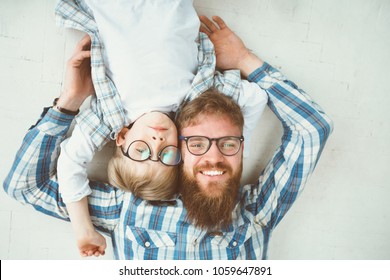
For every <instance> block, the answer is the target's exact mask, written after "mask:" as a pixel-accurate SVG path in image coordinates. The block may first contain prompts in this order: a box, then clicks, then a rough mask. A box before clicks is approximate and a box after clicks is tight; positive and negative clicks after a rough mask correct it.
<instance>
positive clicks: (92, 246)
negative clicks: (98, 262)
mask: <svg viewBox="0 0 390 280" xmlns="http://www.w3.org/2000/svg"><path fill="white" fill-rule="evenodd" d="M77 246H78V248H79V251H80V256H82V257H91V256H95V257H99V256H103V255H104V254H105V249H106V247H107V245H106V239H105V238H104V237H103V235H101V234H100V233H98V232H97V231H93V232H90V233H88V234H87V235H84V236H83V237H80V238H78V239H77Z"/></svg>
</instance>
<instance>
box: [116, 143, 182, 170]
mask: <svg viewBox="0 0 390 280" xmlns="http://www.w3.org/2000/svg"><path fill="white" fill-rule="evenodd" d="M121 150H122V153H123V155H124V156H126V157H128V158H130V159H131V160H134V161H139V162H141V161H145V160H151V161H161V163H162V164H164V165H168V166H175V165H178V164H179V163H180V162H181V153H180V150H179V149H178V148H177V147H176V146H172V145H171V146H166V147H164V148H163V149H162V150H161V151H160V152H159V153H158V155H157V160H153V159H152V152H151V149H150V147H149V145H148V144H147V143H146V142H145V141H142V140H136V141H134V142H132V143H131V144H130V145H129V147H128V148H127V151H126V152H124V151H123V149H121Z"/></svg>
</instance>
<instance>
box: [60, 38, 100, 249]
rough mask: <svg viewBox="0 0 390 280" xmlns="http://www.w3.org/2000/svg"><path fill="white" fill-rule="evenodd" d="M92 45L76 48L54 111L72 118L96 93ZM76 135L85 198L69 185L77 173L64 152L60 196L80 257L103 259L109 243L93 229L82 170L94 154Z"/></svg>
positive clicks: (86, 40)
mask: <svg viewBox="0 0 390 280" xmlns="http://www.w3.org/2000/svg"><path fill="white" fill-rule="evenodd" d="M90 44H91V39H90V37H89V36H87V35H86V36H84V38H83V39H82V40H81V41H80V42H79V43H78V44H77V46H76V48H75V50H74V52H73V55H72V57H71V58H70V59H69V60H68V62H67V68H66V75H65V85H64V90H63V93H62V94H61V96H60V97H59V99H58V101H57V104H56V106H55V107H54V109H55V110H57V111H61V108H62V109H65V110H67V111H70V112H71V114H73V113H72V112H74V113H76V112H77V111H78V109H79V108H80V106H81V104H82V103H83V102H84V100H85V99H86V98H87V97H88V96H90V95H91V94H92V93H93V92H94V87H93V83H92V77H91V67H90V56H91V53H90ZM59 107H60V108H59ZM79 130H80V129H75V131H79ZM76 135H78V136H76V137H75V138H76V141H75V140H73V143H74V142H77V139H78V138H80V139H81V141H80V142H79V143H78V144H79V146H77V145H76V146H77V148H78V150H80V149H82V150H84V152H83V153H82V154H83V155H80V154H79V155H78V154H77V149H74V150H75V151H74V154H73V155H74V156H75V157H74V159H75V160H74V161H75V164H76V165H77V163H76V162H77V161H78V162H79V163H81V164H80V165H79V170H81V171H80V172H79V174H77V175H80V174H81V177H80V176H79V178H82V181H85V184H82V187H83V188H84V190H83V193H82V195H80V190H79V189H76V188H77V187H79V185H73V184H72V180H70V182H71V183H70V184H68V182H67V179H68V178H71V176H69V174H72V172H77V171H76V170H74V169H73V168H72V166H74V164H73V165H72V164H66V163H65V164H64V163H61V162H62V161H63V160H64V158H65V159H66V160H68V162H69V153H65V152H64V153H62V152H61V154H60V156H59V160H58V174H57V175H58V180H59V188H60V192H61V191H63V193H61V195H62V198H63V200H64V202H66V204H67V209H68V212H69V218H70V220H71V222H72V227H73V229H74V232H75V234H76V239H77V245H78V247H79V250H80V255H81V256H92V255H95V256H99V255H104V250H105V248H106V241H105V238H104V237H103V236H102V235H100V234H99V233H98V232H96V230H95V229H94V227H93V225H92V221H91V218H90V216H89V211H88V200H87V198H86V195H87V194H89V193H90V192H91V189H90V187H89V185H88V179H87V178H86V175H85V176H84V175H83V174H86V168H83V167H85V166H84V164H83V162H84V161H85V160H87V159H88V158H90V159H92V156H93V152H94V151H93V149H91V148H90V149H87V147H88V146H89V145H88V141H82V140H86V139H85V138H84V137H80V135H79V134H77V133H76ZM71 142H72V141H71ZM83 148H84V149H83ZM61 158H62V160H61ZM72 169H73V170H72ZM64 174H65V175H64ZM76 177H77V176H76ZM76 181H77V179H76ZM64 190H65V191H64Z"/></svg>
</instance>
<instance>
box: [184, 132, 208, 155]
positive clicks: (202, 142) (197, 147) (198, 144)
mask: <svg viewBox="0 0 390 280" xmlns="http://www.w3.org/2000/svg"><path fill="white" fill-rule="evenodd" d="M209 145H210V141H209V139H207V138H205V137H201V136H199V137H198V136H195V137H191V138H189V139H188V141H187V147H188V150H189V151H190V152H191V153H192V154H194V155H202V154H204V153H205V152H206V151H207V149H208V148H209Z"/></svg>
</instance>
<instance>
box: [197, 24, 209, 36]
mask: <svg viewBox="0 0 390 280" xmlns="http://www.w3.org/2000/svg"><path fill="white" fill-rule="evenodd" d="M199 31H200V32H203V33H205V34H206V35H207V36H209V37H210V35H211V32H210V31H209V30H208V29H207V28H206V27H204V26H203V25H201V26H200V28H199Z"/></svg>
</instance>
